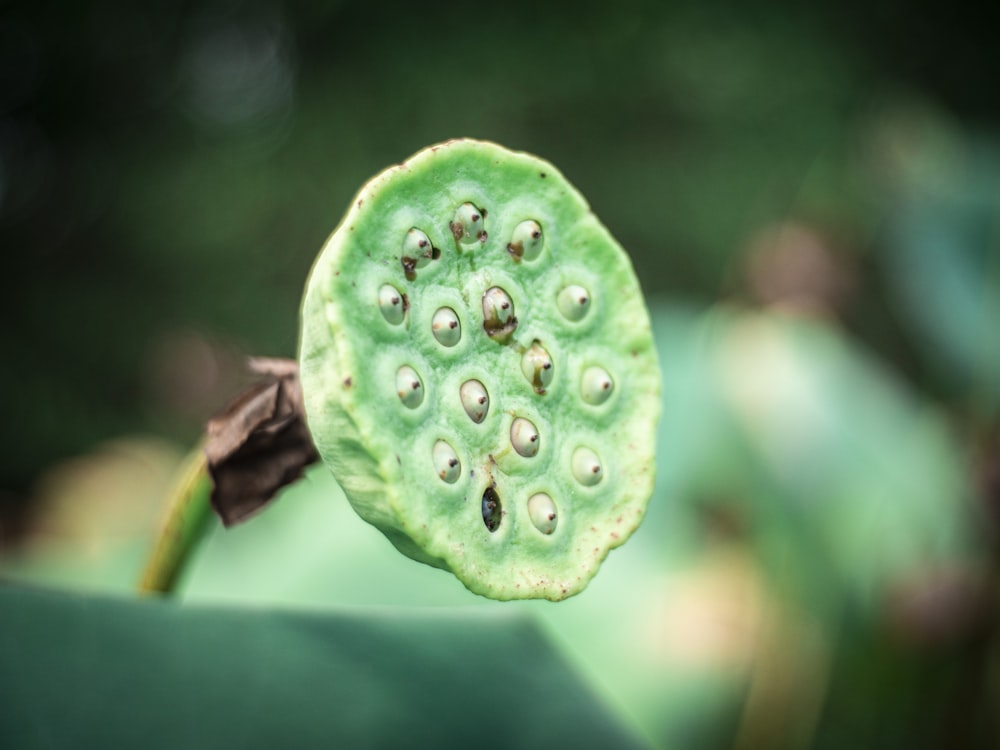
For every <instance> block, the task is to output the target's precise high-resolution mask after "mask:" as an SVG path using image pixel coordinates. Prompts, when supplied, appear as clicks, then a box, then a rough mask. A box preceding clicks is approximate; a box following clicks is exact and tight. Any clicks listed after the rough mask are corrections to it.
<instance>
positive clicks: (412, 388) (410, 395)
mask: <svg viewBox="0 0 1000 750" xmlns="http://www.w3.org/2000/svg"><path fill="white" fill-rule="evenodd" d="M396 395H397V396H399V400H400V401H402V402H403V406H406V407H409V408H410V409H416V408H417V407H418V406H420V404H421V403H422V402H423V400H424V383H423V381H422V380H421V379H420V376H419V375H417V371H416V370H414V369H413V368H412V367H410V366H409V365H403V366H402V367H400V368H399V369H398V370H396Z"/></svg>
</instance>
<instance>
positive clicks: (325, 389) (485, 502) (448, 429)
mask: <svg viewBox="0 0 1000 750" xmlns="http://www.w3.org/2000/svg"><path fill="white" fill-rule="evenodd" d="M300 366H301V379H302V389H303V394H304V400H305V408H306V415H307V419H308V423H309V427H310V430H311V432H312V435H313V439H314V441H315V443H316V447H317V449H318V450H319V453H320V455H321V456H322V457H323V460H324V461H325V462H326V463H327V465H328V466H329V467H330V469H331V470H332V471H333V473H334V475H335V476H336V478H337V481H338V482H339V483H340V484H341V486H342V487H343V489H344V492H345V493H346V495H347V497H348V498H349V499H350V501H351V504H352V505H353V506H354V508H355V510H356V511H357V512H358V513H359V514H360V515H361V517H362V518H364V519H365V520H366V521H368V522H369V523H372V524H374V525H375V526H376V527H378V528H379V529H380V530H381V531H382V532H383V533H384V534H385V535H386V536H387V537H388V538H389V539H390V540H391V541H392V542H393V544H395V545H396V547H397V548H399V550H400V551H402V552H403V553H405V554H406V555H409V556H410V557H412V558H414V559H416V560H420V561H422V562H425V563H428V564H430V565H434V566H437V567H440V568H444V569H446V570H450V571H451V572H452V573H454V574H455V576H457V577H458V578H459V580H461V581H462V583H464V584H465V585H466V586H467V587H468V588H469V589H470V590H472V591H474V592H476V593H477V594H482V595H484V596H488V597H491V598H494V599H524V598H547V599H552V600H559V599H564V598H566V597H567V596H571V595H573V594H576V593H578V592H580V591H581V590H583V588H584V587H585V586H586V585H587V583H588V581H589V580H590V579H591V578H592V577H593V576H594V574H595V573H596V572H597V569H598V567H599V566H600V564H601V562H602V560H603V559H604V558H605V556H606V555H607V553H608V551H609V550H610V549H612V548H614V547H617V546H618V545H620V544H622V543H623V542H624V541H625V540H626V539H627V538H628V536H629V535H630V534H631V533H632V532H633V531H634V530H635V528H636V527H637V526H638V524H639V522H640V521H641V519H642V516H643V514H644V511H645V508H646V504H647V502H648V500H649V497H650V495H651V493H652V490H653V474H654V440H655V432H656V421H657V419H658V416H659V411H660V372H659V366H658V364H657V359H656V352H655V349H654V346H653V339H652V335H651V333H650V324H649V314H648V312H647V309H646V306H645V303H644V301H643V296H642V292H641V290H640V287H639V283H638V281H637V279H636V276H635V272H634V271H633V269H632V265H631V263H630V261H629V259H628V256H627V255H626V254H625V252H624V251H623V250H622V248H621V247H620V246H619V245H618V243H617V242H616V241H615V240H614V239H613V238H612V237H611V235H610V234H609V233H608V231H607V230H606V229H605V228H604V226H603V225H602V224H601V223H600V222H599V221H598V220H597V218H596V217H595V216H594V215H593V213H591V211H590V209H589V207H588V206H587V203H586V201H584V199H583V197H582V196H581V195H580V194H579V193H578V192H577V191H576V190H575V189H574V188H573V187H572V186H571V185H570V184H569V183H568V182H567V181H566V179H565V178H564V177H563V176H562V175H561V174H560V173H559V172H558V171H557V170H556V169H555V168H554V167H553V166H552V165H551V164H548V163H547V162H545V161H542V160H540V159H538V158H536V157H534V156H531V155H528V154H523V153H515V152H511V151H508V150H506V149H504V148H501V147H500V146H497V145H496V144H492V143H486V142H481V141H471V140H454V141H449V142H447V143H443V144H440V145H437V146H432V147H430V148H427V149H425V150H423V151H421V152H420V153H418V154H416V155H415V156H413V157H412V158H411V159H409V160H408V161H406V162H404V163H403V164H401V165H399V166H396V167H392V168H390V169H388V170H386V171H385V172H383V173H381V174H380V175H378V176H377V177H375V178H374V179H372V180H371V181H370V182H369V183H368V184H367V185H365V186H364V187H363V188H362V190H361V192H360V193H359V194H358V196H357V197H356V199H355V200H354V202H353V203H352V205H351V207H350V210H349V211H348V212H347V215H346V216H345V217H344V219H343V220H342V221H341V223H340V225H339V226H338V227H337V229H336V230H335V231H334V233H333V234H332V235H331V237H330V238H329V240H328V241H327V243H326V246H325V247H324V248H323V250H322V252H321V253H320V255H319V257H318V259H317V260H316V263H315V265H314V267H313V270H312V273H311V274H310V277H309V281H308V284H307V289H306V294H305V298H304V300H303V304H302V341H301V350H300Z"/></svg>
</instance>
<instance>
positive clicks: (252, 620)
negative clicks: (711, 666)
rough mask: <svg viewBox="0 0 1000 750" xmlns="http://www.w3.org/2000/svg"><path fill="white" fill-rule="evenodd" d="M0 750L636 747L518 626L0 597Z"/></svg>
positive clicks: (393, 615)
mask: <svg viewBox="0 0 1000 750" xmlns="http://www.w3.org/2000/svg"><path fill="white" fill-rule="evenodd" d="M0 621H2V622H3V628H2V629H0V665H2V668H0V673H2V675H3V679H0V746H3V747H17V748H34V747H142V748H160V747H162V748H171V749H173V748H180V747H184V748H190V747H212V748H226V747H234V748H241V749H242V748H252V747H262V748H274V747H282V746H294V747H319V746H323V747H350V748H361V747H477V748H484V747H514V746H516V747H555V746H569V747H582V746H588V747H615V748H622V747H636V746H638V745H637V740H636V739H635V738H634V737H632V736H630V735H629V734H627V733H626V731H625V730H624V729H623V728H622V727H620V726H618V725H617V724H616V723H615V721H614V720H613V719H612V718H611V717H610V715H609V713H608V711H607V710H606V709H605V708H604V707H602V706H601V705H600V704H599V703H598V702H597V701H596V700H595V698H594V696H593V695H592V694H591V693H590V692H588V690H587V689H586V688H585V687H584V684H583V683H582V682H581V680H580V679H579V677H578V676H577V675H576V674H574V673H573V671H572V670H571V669H569V667H568V666H567V665H566V663H565V662H564V660H563V659H562V658H560V656H559V655H558V654H557V653H556V652H555V651H554V649H553V648H552V646H551V645H550V643H549V641H548V640H547V638H546V637H545V636H544V635H543V634H542V632H541V631H540V629H539V628H538V627H537V626H536V625H535V624H533V622H532V621H531V620H530V619H528V618H526V617H523V616H511V615H506V614H501V613H498V612H496V611H493V612H491V613H489V614H485V613H484V612H483V611H479V612H470V611H455V610H452V611H449V612H442V611H440V610H438V611H435V612H427V611H423V612H421V611H414V610H408V611H405V612H404V611H401V610H399V609H384V610H378V611H372V610H369V611H367V612H362V611H359V610H342V611H339V612H333V613H331V612H326V613H323V614H319V613H308V612H297V613H296V612H275V611H268V610H249V609H237V608H221V607H199V606H191V605H188V606H178V605H176V604H174V603H169V602H163V601H152V600H135V599H132V600H130V599H116V598H103V597H92V596H80V595H75V594H65V593H51V592H47V591H40V590H34V589H27V588H17V587H6V588H0Z"/></svg>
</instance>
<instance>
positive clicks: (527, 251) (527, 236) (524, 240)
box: [507, 219, 544, 262]
mask: <svg viewBox="0 0 1000 750" xmlns="http://www.w3.org/2000/svg"><path fill="white" fill-rule="evenodd" d="M543 241H544V240H543V237H542V227H541V225H540V224H539V223H538V222H537V221H535V220H534V219H528V220H527V221H522V222H521V223H520V224H518V225H517V226H516V227H514V231H513V232H511V235H510V242H508V243H507V252H508V253H510V254H511V257H512V258H514V260H515V261H517V262H520V261H522V260H529V261H530V260H534V259H535V258H537V257H538V255H539V253H541V252H542V244H543Z"/></svg>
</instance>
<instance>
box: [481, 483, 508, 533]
mask: <svg viewBox="0 0 1000 750" xmlns="http://www.w3.org/2000/svg"><path fill="white" fill-rule="evenodd" d="M502 517H503V506H502V505H501V504H500V496H499V495H498V494H497V491H496V490H495V489H493V488H492V487H487V488H486V491H485V492H483V523H485V524H486V528H487V529H489V530H490V533H492V532H494V531H496V530H497V529H499V528H500V519H501V518H502Z"/></svg>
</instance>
